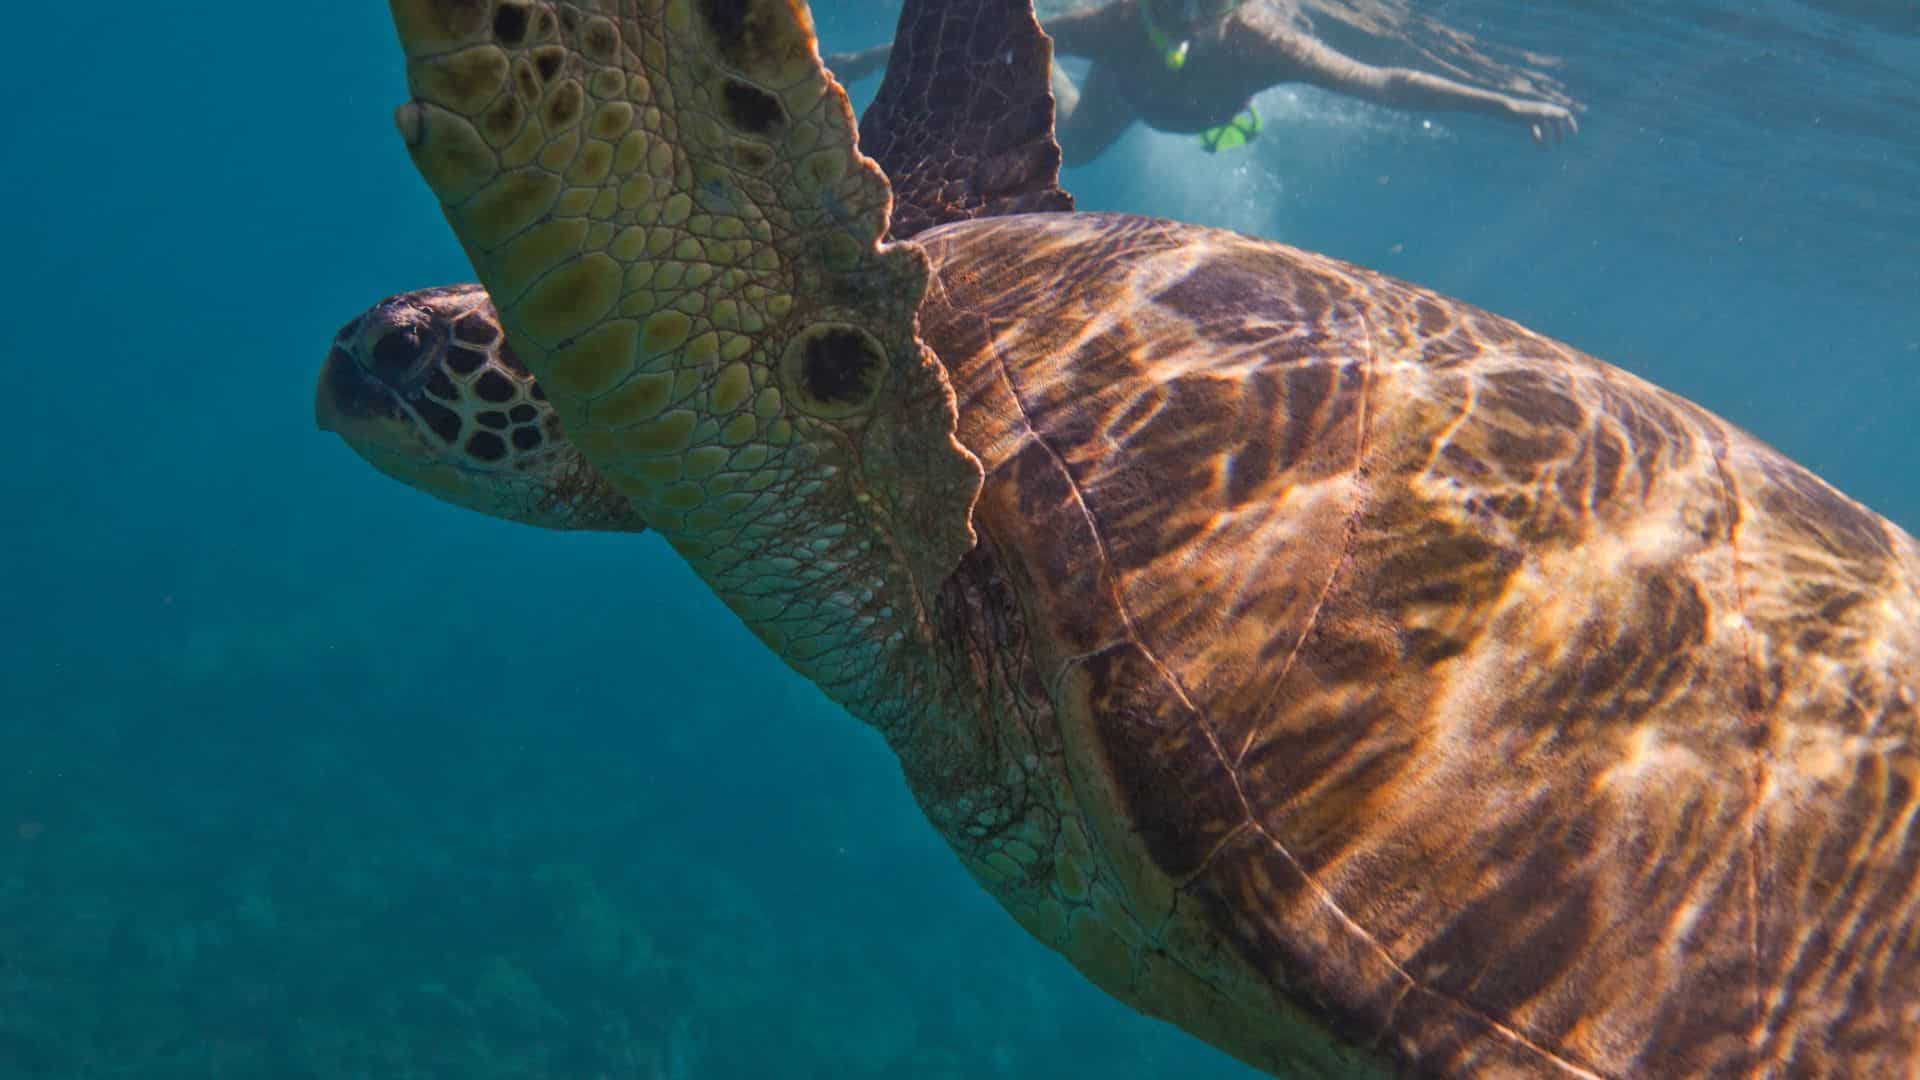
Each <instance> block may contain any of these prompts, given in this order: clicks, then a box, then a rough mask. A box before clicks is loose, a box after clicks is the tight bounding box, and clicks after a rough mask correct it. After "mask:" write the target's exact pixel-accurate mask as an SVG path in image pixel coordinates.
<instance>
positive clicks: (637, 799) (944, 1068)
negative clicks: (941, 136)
mask: <svg viewBox="0 0 1920 1080" xmlns="http://www.w3.org/2000/svg"><path fill="white" fill-rule="evenodd" d="M1418 6H1419V7H1421V8H1422V9H1423V10H1426V11H1428V12H1429V13H1430V14H1433V15H1435V16H1437V17H1440V18H1444V19H1445V20H1447V21H1448V22H1449V23H1450V24H1452V25H1453V26H1455V27H1456V28H1459V29H1462V30H1464V31H1467V32H1469V33H1472V34H1475V35H1478V36H1479V37H1480V38H1481V40H1483V41H1486V42H1497V43H1504V44H1506V45H1508V46H1511V47H1513V48H1516V49H1517V48H1525V49H1530V50H1534V51H1537V52H1539V53H1543V54H1552V55H1554V56H1557V57H1559V58H1560V63H1559V64H1558V65H1557V66H1555V67H1553V68H1552V72H1553V74H1554V76H1555V77H1556V78H1557V79H1558V80H1560V82H1561V83H1563V84H1564V85H1565V86H1566V87H1567V89H1568V91H1569V92H1570V93H1572V94H1573V96H1574V97H1576V98H1578V99H1579V100H1580V101H1581V102H1582V103H1584V105H1585V106H1586V111H1585V112H1583V113H1582V114H1581V117H1580V120H1581V125H1582V128H1581V133H1580V135H1579V137H1578V138H1577V139H1575V140H1573V141H1572V142H1571V143H1569V144H1568V145H1566V146H1564V147H1561V148H1559V149H1558V150H1554V151H1550V152H1549V151H1541V150H1538V149H1536V148H1535V147H1533V146H1532V145H1530V144H1529V143H1528V141H1527V140H1526V139H1525V138H1523V137H1521V136H1518V135H1516V134H1515V133H1514V132H1513V131H1511V130H1508V129H1505V128H1502V127H1499V126H1497V125H1495V124H1492V123H1490V122H1487V121H1482V120H1477V119H1472V118H1464V117H1458V116H1448V115H1431V116H1423V115H1403V114H1398V113H1391V112H1386V111H1382V110H1379V109H1375V108H1371V107H1366V106H1362V105H1357V104H1354V103H1352V102H1349V101H1345V100H1341V99H1337V98H1333V97H1330V96H1328V95H1325V94H1322V93H1319V92H1315V91H1309V90H1305V89H1298V88H1292V89H1281V90H1276V91H1273V92H1270V93H1269V94H1267V95H1266V96H1264V97H1263V98H1262V99H1261V101H1260V105H1261V108H1262V110H1263V113H1264V115H1265V118H1266V131H1265V133H1264V134H1263V136H1262V137H1261V139H1260V140H1259V141H1258V142H1257V143H1256V144H1255V145H1254V146H1253V147H1252V148H1250V149H1247V150H1243V151H1240V152H1238V153H1236V154H1233V155H1227V156H1222V157H1218V158H1211V157H1207V156H1205V155H1203V154H1201V153H1200V152H1199V151H1198V150H1197V148H1196V147H1195V146H1194V144H1193V142H1192V140H1190V139H1187V138H1177V137H1170V136H1157V135H1151V134H1142V133H1136V134H1135V135H1133V136H1131V137H1129V138H1128V139H1127V140H1126V141H1125V142H1124V143H1123V144H1122V145H1120V146H1119V147H1118V148H1116V150H1115V151H1114V152H1113V153H1112V154H1110V155H1109V156H1108V157H1106V158H1104V159H1103V160H1101V161H1099V162H1098V163H1097V164H1095V165H1094V166H1092V167H1090V168H1086V169H1082V170H1076V171H1071V172H1069V173H1068V174H1067V176H1066V177H1065V183H1066V186H1068V187H1069V188H1070V189H1071V190H1073V191H1074V192H1075V194H1076V195H1077V196H1078V197H1079V200H1080V205H1081V206H1082V207H1084V208H1102V209H1124V210H1131V211H1138V212H1148V213H1156V214H1161V215H1165V216H1169V217H1179V218H1186V219H1190V220H1196V221H1203V222H1207V223H1212V224H1218V225H1224V226H1229V227H1232V228H1236V229H1240V230H1243V231H1247V232H1251V233H1257V234H1260V235H1263V236H1268V237H1273V238H1277V239H1282V240H1286V241H1288V242H1291V243H1295V244H1299V245H1302V246H1305V247H1310V248H1314V249H1318V250H1322V251H1326V252H1329V253H1332V254H1336V255H1339V256H1342V257H1345V258H1348V259H1352V260H1355V261H1357V262H1360V263H1364V264H1367V265H1369V266H1373V267H1376V268H1378V269H1381V270H1385V271H1388V272H1390V273H1393V274H1396V275H1400V276H1403V277H1406V278H1409V279H1411V280H1414V281H1417V282H1420V283H1422V284H1426V285H1430V286H1433V287H1436V288H1439V289H1441V290H1443V291H1445V292H1448V293H1452V294H1454V295H1457V296H1460V297H1462V298H1465V299H1468V300H1471V301H1474V302H1476V303H1479V304H1482V305H1484V306H1487V307H1489V308H1492V309H1494V310H1496V311H1500V312H1502V313H1504V314H1508V315H1511V316H1514V317H1516V318H1518V319H1520V320H1521V321H1523V322H1525V323H1527V324H1529V325H1531V326H1533V327H1535V328H1537V329H1539V330H1542V331H1545V332H1547V333H1550V334H1553V335H1555V336H1557V337H1560V338H1562V339H1565V340H1567V341H1570V342H1572V343H1574V344H1576V345H1578V346H1581V347H1583V348H1585V349H1588V350H1589V351H1592V352H1594V353H1596V354H1598V355H1600V356H1602V357H1604V358H1607V359H1610V360H1612V361H1614V362H1616V363H1619V364H1622V365H1624V366H1626V367H1628V368H1630V369H1632V370H1634V371H1636V372H1638V373H1641V374H1643V375H1646V376H1648V377H1650V378H1652V379H1654V380H1656V381H1658V382H1660V383H1663V384H1665V385H1666V386H1668V387H1671V388H1673V389H1675V390H1678V391H1681V392H1683V393H1685V394H1687V395H1689V396H1691V397H1693V398H1695V399H1697V400H1699V401H1700V402H1702V403H1704V404H1706V405H1708V406H1709V407H1711V408H1713V409H1715V410H1717V411H1719V412H1721V413H1723V414H1724V415H1726V416H1728V417H1730V418H1732V419H1733V420H1735V421H1737V422H1739V423H1741V424H1743V425H1745V426H1747V427H1749V428H1750V429H1752V430H1753V431H1755V432H1757V433H1759V434H1760V435H1761V436H1762V437H1764V438H1765V439H1767V440H1768V441H1770V442H1772V443H1774V444H1775V445H1777V446H1779V447H1781V448H1782V449H1783V450H1785V451H1786V452H1788V453H1789V454H1791V455H1793V456H1795V457H1797V458H1799V459H1800V460H1802V461H1804V462H1806V463H1807V464H1809V465H1811V466H1813V467H1814V468H1815V469H1817V470H1818V471H1820V472H1821V473H1823V474H1824V475H1825V476H1827V477H1828V478H1830V479H1831V480H1833V481H1834V482H1835V483H1837V484H1838V485H1840V486H1841V487H1842V488H1843V489H1845V490H1847V491H1848V492H1849V493H1851V494H1852V495H1854V496H1856V497H1858V498H1860V499H1862V500H1863V501H1865V502H1866V503H1868V504H1869V505H1871V506H1873V507H1874V508H1876V509H1878V510H1880V511H1882V512H1883V513H1886V514H1888V515H1889V516H1891V517H1892V518H1893V519H1895V520H1896V521H1899V522H1901V523H1903V524H1904V525H1906V526H1907V527H1909V528H1913V527H1916V526H1920V479H1916V470H1917V469H1920V426H1917V425H1916V424H1915V422H1914V417H1915V414H1916V413H1920V371H1917V370H1916V369H1917V367H1920V300H1917V299H1916V297H1920V76H1916V74H1915V73H1916V72H1920V36H1917V35H1920V18H1916V17H1915V15H1914V9H1913V7H1912V5H1911V4H1902V3H1899V2H1887V3H1874V2H1872V0H1852V2H1843V0H1827V2H1826V3H1822V4H1819V5H1817V6H1814V5H1808V4H1802V3H1796V2H1787V0H1776V2H1753V3H1749V2H1736V0H1676V2H1671V3H1663V4H1659V5H1654V4H1641V5H1630V4H1624V3H1603V2H1598V0H1579V2H1575V0H1556V2H1552V3H1540V4H1523V3H1520V2H1519V0H1459V2H1452V3H1444V4H1442V3H1434V4H1425V5H1418ZM895 11H897V6H890V5H888V4H884V3H878V2H876V3H873V4H866V3H861V4H858V5H855V4H851V3H844V2H843V3H838V4H822V5H820V7H819V11H818V14H819V17H820V21H821V25H822V29H823V33H824V34H825V35H826V38H827V41H828V44H829V45H830V46H835V47H845V46H854V45H864V44H867V43H869V42H873V41H877V40H880V39H882V38H884V37H885V36H886V35H887V33H888V30H889V27H890V23H891V19H892V16H893V13H894V12H895ZM1656 12H1657V14H1656ZM385 19H386V15H385V12H384V10H383V5H379V4H373V3H358V2H356V3H342V4H264V3H261V4H239V3H234V2H232V0H226V2H220V0H216V2H214V3H211V4H207V5H200V6H193V5H165V4H161V5H122V4H112V5H98V4H94V5H80V4H36V5H31V6H29V7H24V8H23V9H22V10H20V11H16V12H13V13H12V15H11V17H10V18H9V20H8V34H9V37H10V41H11V44H12V46H13V48H12V49H10V50H9V51H8V57H9V58H8V60H7V62H6V64H5V65H0V84H4V87H5V90H6V94H5V100H6V102H7V104H6V107H5V110H4V113H0V140H4V143H3V145H4V148H5V157H4V161H5V166H6V167H5V168H4V170H0V196H3V201H0V206H3V207H4V212H3V213H0V252H4V253H5V260H4V269H0V275H4V282H5V287H4V289H0V297H4V301H0V307H4V310H5V312H6V316H7V317H6V319H5V324H4V325H5V327H6V336H5V362H4V366H0V379H4V382H3V383H0V385H3V386H4V390H5V398H4V400H5V402H6V406H5V409H4V415H5V416H6V418H7V422H6V426H5V429H4V430H5V432H6V434H7V435H8V440H7V441H8V444H9V451H8V452H9V453H10V454H11V455H12V463H11V467H9V468H6V469H4V470H0V506H4V507H5V509H4V511H0V522H3V524H0V557H3V561H0V571H3V572H4V577H3V578H0V581H3V582H4V584H0V619H4V620H5V625H4V629H0V634H3V635H4V646H5V647H4V649H0V695H3V696H0V1078H7V1080H12V1078H28V1077H33V1078H41V1077H45V1078H91V1077H634V1078H641V1080H668V1078H671V1080H680V1078H690V1077H806V1078H812V1077H820V1078H825V1077H836V1078H838V1077H849V1078H866V1077H930V1078H931V1077H985V1076H1007V1077H1041V1076H1071V1077H1089V1078H1099V1080H1136V1078H1147V1077H1169V1076H1180V1077H1190V1078H1196V1080H1198V1078H1226V1077H1232V1076H1245V1075H1248V1074H1247V1073H1246V1071H1245V1070H1243V1069H1241V1068H1239V1067H1238V1066H1236V1065H1234V1064H1233V1063H1231V1062H1229V1061H1227V1060H1226V1059H1224V1058H1223V1057H1221V1056H1220V1055H1219V1054H1217V1053H1215V1052H1213V1051H1211V1050H1209V1049H1207V1048H1205V1047H1203V1046H1200V1045H1198V1044H1197V1043H1194V1042H1192V1041H1191V1040H1189V1039H1187V1038H1186V1037H1184V1036H1182V1035H1181V1034H1179V1033H1178V1032H1175V1031H1173V1030H1171V1029H1168V1028H1165V1027H1163V1026H1161V1025H1158V1024H1156V1023H1153V1022H1151V1021H1147V1020H1144V1019H1142V1018H1139V1017H1137V1016H1135V1015H1133V1014H1131V1013H1130V1012H1128V1011H1127V1010H1126V1009H1124V1008H1122V1007H1120V1006H1118V1005H1116V1004H1114V1003H1112V1002H1110V1001H1109V1000H1108V999H1106V998H1105V997H1103V996H1102V995H1101V994H1100V993H1098V992H1097V991H1095V990H1093V989H1092V988H1090V987H1089V986H1088V985H1086V984H1084V983H1083V982H1082V981H1081V980H1080V978H1079V977H1078V976H1077V975H1075V974H1074V973H1073V972H1072V971H1071V970H1069V969H1068V968H1067V966H1066V965H1065V964H1064V962H1062V961H1060V960H1059V959H1057V958H1056V957H1054V956H1053V955H1052V954H1050V953H1048V952H1047V951H1045V950H1044V949H1042V948H1041V947H1040V946H1039V945H1037V944H1036V943H1034V942H1033V941H1031V940H1029V939H1028V938H1027V937H1026V936H1025V935H1024V934H1023V933H1022V932H1021V931H1020V930H1019V929H1018V928H1017V927H1016V926H1015V925H1014V924H1013V923H1012V921H1011V920H1009V919H1008V918H1006V917H1005V916H1004V915H1003V914H1002V913H1001V912H1000V911H999V910H998V909H997V908H996V907H995V906H994V905H993V903H992V902H991V901H990V900H989V899H988V898H987V897H986V896H985V895H984V894H982V893H981V892H980V891H979V890H978V889H976V888H975V887H974V886H973V885H972V884H971V883H970V882H969V881H968V879H967V878H966V877H965V876H964V874H963V873H962V872H961V870H960V868H959V867H958V865H957V864H956V863H955V861H954V860H953V859H952V858H951V856H950V855H949V854H948V853H947V851H946V850H945V849H944V848H943V847H942V845H941V843H940V841H939V840H938V839H937V838H936V837H935V836H934V834H933V832H932V831H931V830H930V829H929V828H928V827H927V826H926V825H925V823H924V822H923V821H922V820H921V819H920V817H919V814H918V812H917V810H916V809H915V807H914V806H913V804H912V803H911V802H910V800H909V799H908V797H907V793H906V790H905V788H904V786H903V785H902V784H901V782H900V781H899V778H898V775H897V771H896V769H895V767H894V765H893V763H892V762H891V760H890V759H889V757H888V754H887V753H886V751H885V749H884V748H883V747H882V745H881V744H880V742H879V740H878V739H877V738H876V737H874V736H873V735H872V734H870V733H869V732H867V731H865V730H863V729H862V728H860V727H859V726H857V725H856V724H855V723H853V722H852V721H850V720H849V719H847V718H846V717H845V716H844V715H843V714H842V713H840V712H839V711H837V710H836V709H835V708H833V707H831V706H830V705H828V704H827V703H826V702H825V701H824V700H823V699H822V698H821V697H820V696H819V695H818V694H817V693H816V692H815V691H813V690H812V688H810V687H809V686H807V685H805V684H803V683H802V682H800V681H799V680H798V679H796V678H795V677H794V676H792V675H790V674H789V673H787V671H786V670H785V669H784V668H782V667H781V666H780V665H779V663H778V662H777V661H775V660H774V659H773V658H772V657H771V656H769V655H767V654H766V653H765V652H764V651H763V650H762V649H761V648H760V647H759V646H758V645H757V644H756V643H755V642H754V641H753V640H752V639H751V638H750V637H749V636H748V635H747V634H746V633H745V632H744V631H743V630H742V629H741V628H740V627H739V626H738V625H737V624H736V623H735V622H734V620H733V619H732V617H731V616H730V615H728V614H727V612H726V611H725V610H724V609H722V607H721V606H720V605H719V604H718V603H717V602H716V601H714V600H713V599H712V598H711V597H710V596H709V595H707V593H706V592H705V590H704V588H703V587H702V586H701V585H700V584H699V583H698V582H697V581H695V580H693V578H692V577H691V576H690V575H689V574H688V573H687V572H686V571H685V570H684V569H683V567H682V566H681V565H680V564H679V563H678V562H677V561H676V560H675V559H674V557H672V554H671V552H669V551H668V549H667V548H666V546H665V545H664V544H662V543H661V542H660V541H659V540H658V539H657V538H652V537H639V538H634V537H605V536H570V535H557V534H543V533H538V532H534V531H531V530H527V529H523V528H517V527H513V526H509V525H504V524H499V523H495V522H490V521H486V520H481V519H479V518H476V517H473V516H470V515H466V514H463V513H461V512H459V511H456V510H453V509H450V508H448V507H446V506H443V505H440V504H438V503H435V502H433V501H430V500H428V499H425V498H422V497H418V496H416V495H414V494H413V493H411V492H408V491H406V490H404V489H402V488H401V487H399V486H398V485H396V484H393V483H391V482H390V481H387V480H385V479H383V478H381V477H378V476H376V475H374V474H373V473H372V472H370V471H369V470H368V469H367V468H366V467H365V466H363V465H362V464H361V463H360V462H359V461H358V460H357V459H356V458H354V457H353V456H352V455H351V454H350V453H348V452H347V451H346V450H345V449H344V448H343V447H342V446H341V445H340V444H339V443H338V442H337V441H336V440H334V439H333V438H331V437H325V436H322V435H320V434H318V433H317V432H315V430H314V428H313V422H312V389H313V379H314V375H315V372H316V370H317V366H318V363H319V360H320V358H321V356H322V355H323V353H324V352H325V347H326V343H327V341H328V338H329V336H330V335H331V333H332V331H333V330H334V329H335V327H337V326H338V325H339V324H340V323H341V322H343V321H344V320H345V319H346V318H347V317H349V316H350V315H352V314H353V313H354V312H355V311H357V310H359V309H360V308H361V307H363V306H365V305H366V304H368V303H369V302H371V301H373V300H375V299H377V298H379V297H381V296H383V295H386V294H388V293H392V292H396V291H399V290H402V289H407V288H414V287H419V286H425V285H430V284H437V283H441V282H445V281H452V280H460V279H463V278H465V277H466V276H468V275H467V270H466V268H465V267H464V266H463V263H462V259H461V256H460V253H459V251H458V249H457V247H456V245H455V244H454V242H453V240H452V238H451V236H450V235H449V233H448V231H447V230H446V228H445V227H444V224H443V222H442V221H441V220H440V217H439V214H438V212H437V210H436V208H435V206H434V204H433V203H432V201H431V200H430V198H429V197H428V195H427V192H426V190H425V188H424V186H423V185H422V184H421V183H420V182H419V181H418V179H417V178H416V177H415V175H414V173H413V170H412V168H411V166H410V164H409V163H408V161H407V159H406V156H405V154H404V152H403V150H402V148H401V145H400V142H399V140H398V139H397V137H396V136H395V135H394V134H393V130H392V127H391V123H390V120H389V112H390V110H391V108H392V107H393V106H394V105H395V104H397V103H398V102H399V101H401V100H402V98H403V96H404V95H403V85H402V77H401V70H400V65H399V62H398V55H397V50H396V49H395V48H394V46H393V44H392V39H391V32H390V29H389V27H388V26H387V25H386V23H385ZM871 92H872V83H871V81H869V82H868V83H866V84H863V85H861V86H857V87H855V97H856V99H857V100H861V101H864V99H865V97H866V96H867V95H870V94H871Z"/></svg>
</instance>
